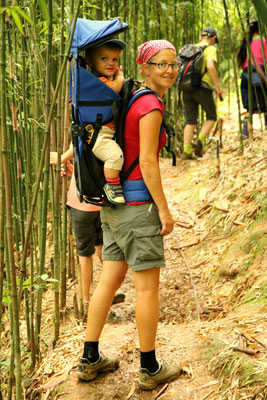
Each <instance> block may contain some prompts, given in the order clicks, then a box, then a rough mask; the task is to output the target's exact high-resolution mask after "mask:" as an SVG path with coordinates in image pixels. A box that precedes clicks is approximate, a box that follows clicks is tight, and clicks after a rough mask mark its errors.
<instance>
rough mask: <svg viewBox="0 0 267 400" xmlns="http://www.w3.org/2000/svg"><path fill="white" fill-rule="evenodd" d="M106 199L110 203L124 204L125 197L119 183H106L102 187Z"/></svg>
mask: <svg viewBox="0 0 267 400" xmlns="http://www.w3.org/2000/svg"><path fill="white" fill-rule="evenodd" d="M103 190H104V192H105V195H106V196H107V199H108V200H109V201H110V202H111V203H112V204H124V203H125V198H124V196H123V191H122V187H121V185H110V184H108V183H106V184H105V185H104V187H103Z"/></svg>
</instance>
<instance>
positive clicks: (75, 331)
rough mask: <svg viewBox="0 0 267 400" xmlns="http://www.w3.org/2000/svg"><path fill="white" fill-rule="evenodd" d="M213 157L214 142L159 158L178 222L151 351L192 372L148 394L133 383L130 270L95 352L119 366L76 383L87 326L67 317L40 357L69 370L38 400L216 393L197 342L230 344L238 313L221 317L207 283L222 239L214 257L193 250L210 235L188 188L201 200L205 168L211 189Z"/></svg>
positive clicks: (169, 241)
mask: <svg viewBox="0 0 267 400" xmlns="http://www.w3.org/2000/svg"><path fill="white" fill-rule="evenodd" d="M214 155H215V148H214V147H213V148H212V150H211V152H209V153H208V154H207V155H206V156H205V157H204V158H203V159H200V160H197V161H192V162H187V161H182V160H180V159H177V166H176V167H171V165H170V160H168V159H167V160H166V159H164V160H161V161H160V164H161V170H162V176H163V182H164V188H165V191H166V194H167V198H168V199H169V202H170V207H171V209H172V213H173V215H174V217H175V220H176V224H175V229H174V231H173V233H172V234H171V235H170V236H168V237H167V238H166V239H165V248H166V260H167V267H166V268H165V269H164V270H162V279H161V289H160V304H161V306H160V322H159V329H158V336H157V355H158V357H159V358H163V359H165V360H167V361H168V360H169V361H171V360H173V361H175V360H180V361H181V362H182V364H183V365H184V366H185V368H186V369H187V371H190V372H191V376H184V375H183V376H181V377H180V378H179V379H178V380H176V381H174V382H172V383H170V384H168V385H161V386H159V387H158V388H156V389H155V390H154V391H153V392H152V393H150V392H140V390H139V389H138V388H137V384H136V378H137V370H138V366H139V350H138V338H137V332H136V327H135V322H134V304H135V291H134V287H133V281H132V275H131V272H129V273H128V275H127V278H126V280H125V282H124V284H123V286H122V288H121V289H122V292H123V293H125V295H126V298H125V302H124V303H121V304H116V305H113V306H112V309H111V311H110V313H109V316H108V320H107V324H106V326H105V328H104V331H103V335H102V337H101V340H100V349H101V351H103V352H104V353H106V354H107V355H109V356H116V357H119V359H120V368H119V369H118V370H117V371H115V372H114V373H111V374H105V375H104V374H103V375H100V376H99V377H98V378H97V379H96V380H95V381H93V382H91V383H86V382H81V381H78V379H77V378H76V365H77V359H78V357H79V356H80V355H81V351H82V348H83V338H84V327H85V326H84V325H82V324H78V323H77V322H76V321H75V320H74V318H73V317H71V319H70V321H69V322H68V326H67V327H66V331H65V334H63V335H62V336H61V338H60V340H59V342H58V344H57V347H56V349H54V350H53V351H52V352H51V353H50V354H49V355H48V357H47V360H46V365H47V371H48V372H49V371H50V372H51V371H52V370H54V371H55V369H56V370H59V369H60V370H62V369H63V368H67V369H68V370H70V372H69V373H68V374H67V378H66V380H65V381H64V382H63V383H61V385H60V386H59V387H58V388H57V390H56V391H53V393H51V394H50V390H51V389H49V388H46V390H43V399H47V398H53V399H56V398H60V399H64V400H74V399H75V400H85V399H86V400H112V399H119V400H130V399H131V400H136V399H165V400H167V399H168V400H187V399H188V400H191V399H192V400H197V399H198V400H204V399H206V398H207V399H208V400H210V399H213V400H216V399H219V397H218V395H216V391H217V389H218V388H219V382H218V381H216V380H215V378H214V377H212V376H211V375H210V374H209V372H208V361H206V360H205V354H204V353H205V350H203V349H204V346H203V344H204V341H205V339H206V338H212V337H217V338H218V339H219V340H220V341H222V342H223V343H228V344H229V343H231V341H232V340H233V338H234V336H235V332H234V329H235V328H236V327H237V328H238V327H239V326H240V318H241V317H240V315H236V316H235V315H232V316H231V318H230V319H227V318H226V317H227V312H226V310H225V308H224V300H225V299H226V297H225V295H222V296H221V297H220V296H218V292H215V289H214V288H213V287H212V286H211V285H210V280H211V278H212V271H213V268H214V263H216V261H217V260H218V259H219V258H220V257H221V251H220V247H221V243H222V241H223V239H221V238H220V240H219V239H218V241H216V240H214V241H211V242H210V245H209V246H208V247H214V248H216V251H214V252H213V257H210V256H209V253H208V251H209V250H210V249H208V250H206V251H204V250H202V249H201V248H199V247H197V250H195V249H196V247H194V245H195V244H196V243H198V242H200V243H201V242H202V241H204V240H205V237H206V236H207V234H208V233H209V232H208V231H207V226H206V220H205V215H203V217H201V218H199V217H197V216H196V202H195V201H194V194H195V191H196V187H197V185H199V186H200V189H199V193H200V194H199V193H198V195H200V196H202V197H203V198H205V195H206V196H207V195H208V191H207V188H206V187H205V186H203V187H202V186H201V176H202V177H203V174H204V175H211V179H210V181H209V182H208V185H209V186H210V187H211V188H212V189H210V190H213V191H216V187H217V184H218V183H217V180H218V178H217V177H216V176H212V172H213V170H214V171H215V165H216V159H215V157H214ZM201 190H202V192H201ZM190 224H191V225H192V227H193V226H194V229H191V225H190ZM224 240H227V238H226V239H224ZM181 250H182V253H181ZM100 270H101V266H100V265H99V264H97V262H95V272H94V285H95V282H97V280H98V277H99V274H100ZM192 284H193V286H192ZM221 289H222V290H221V291H222V292H223V290H225V288H224V287H223V288H221ZM213 290H214V292H213ZM70 299H71V296H70ZM70 301H71V300H70ZM198 310H199V317H200V321H198ZM241 319H242V318H241ZM252 319H253V318H252V316H250V315H248V316H247V320H246V323H247V326H249V324H250V323H251V326H252V325H253V320H252ZM250 320H251V322H250ZM59 365H60V368H59ZM49 394H50V396H51V397H49Z"/></svg>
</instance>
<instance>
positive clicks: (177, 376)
mask: <svg viewBox="0 0 267 400" xmlns="http://www.w3.org/2000/svg"><path fill="white" fill-rule="evenodd" d="M181 375H182V367H180V371H179V372H177V373H176V374H175V375H172V376H169V377H168V378H166V379H162V381H160V382H155V383H154V384H153V383H151V384H147V385H146V384H144V383H141V382H138V385H139V387H140V389H142V390H153V389H155V388H156V387H157V386H158V385H162V384H163V383H168V382H172V381H174V380H175V379H177V378H179V376H181Z"/></svg>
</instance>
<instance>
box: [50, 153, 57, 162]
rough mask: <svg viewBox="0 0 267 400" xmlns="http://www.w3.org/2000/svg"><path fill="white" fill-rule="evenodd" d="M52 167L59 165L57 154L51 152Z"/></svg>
mask: <svg viewBox="0 0 267 400" xmlns="http://www.w3.org/2000/svg"><path fill="white" fill-rule="evenodd" d="M50 165H57V152H56V151H50Z"/></svg>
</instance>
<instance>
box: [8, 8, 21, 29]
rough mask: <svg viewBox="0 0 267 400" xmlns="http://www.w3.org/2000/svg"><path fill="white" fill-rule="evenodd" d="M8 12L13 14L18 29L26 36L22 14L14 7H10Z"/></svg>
mask: <svg viewBox="0 0 267 400" xmlns="http://www.w3.org/2000/svg"><path fill="white" fill-rule="evenodd" d="M7 13H8V14H9V15H11V16H12V18H13V19H14V22H15V24H16V25H17V28H18V30H19V31H20V33H21V34H22V35H23V36H24V32H23V26H22V23H21V20H20V16H19V14H18V13H17V11H16V10H15V9H14V8H8V9H7Z"/></svg>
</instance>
